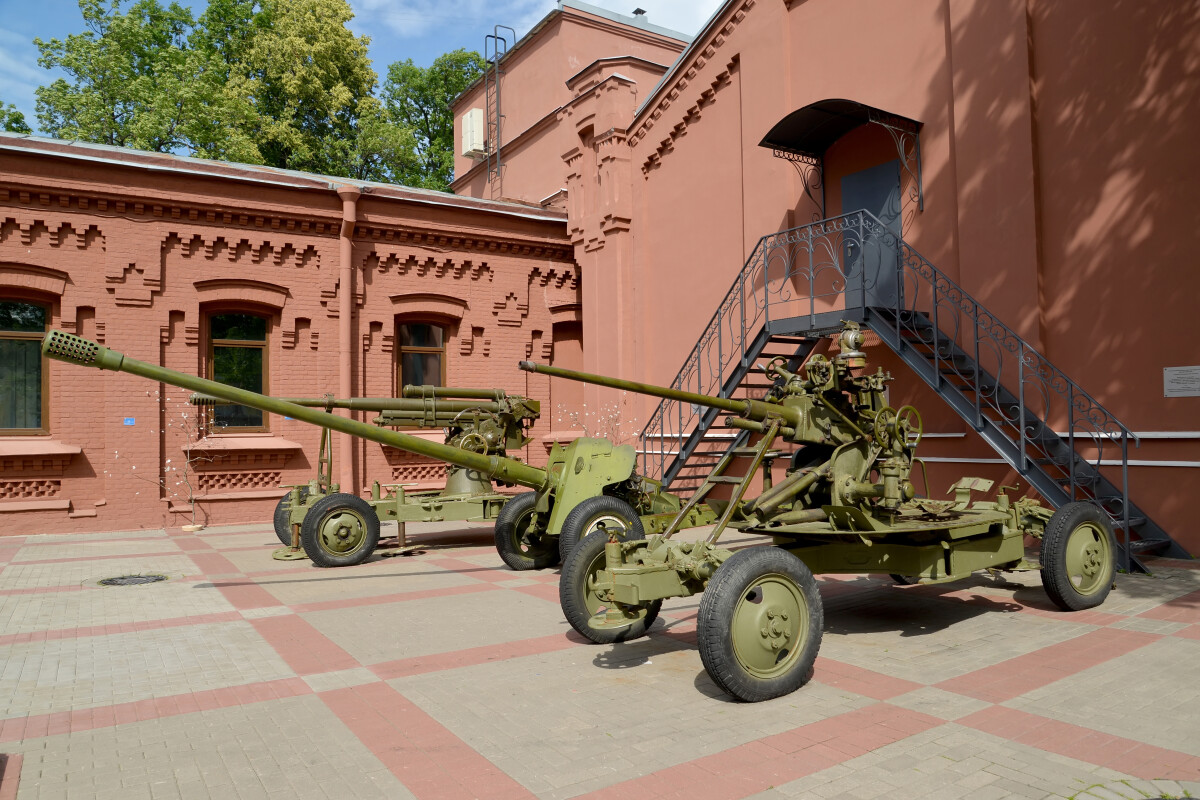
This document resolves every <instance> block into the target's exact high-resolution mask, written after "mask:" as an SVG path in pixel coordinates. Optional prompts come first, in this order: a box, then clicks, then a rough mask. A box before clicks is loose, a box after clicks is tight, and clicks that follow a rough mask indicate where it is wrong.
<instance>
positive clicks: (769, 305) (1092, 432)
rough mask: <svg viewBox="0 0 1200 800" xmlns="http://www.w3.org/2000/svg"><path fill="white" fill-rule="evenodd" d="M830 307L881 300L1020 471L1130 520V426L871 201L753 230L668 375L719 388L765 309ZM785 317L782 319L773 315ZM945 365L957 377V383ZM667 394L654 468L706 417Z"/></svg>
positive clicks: (898, 328) (766, 315) (649, 454)
mask: <svg viewBox="0 0 1200 800" xmlns="http://www.w3.org/2000/svg"><path fill="white" fill-rule="evenodd" d="M838 308H842V309H847V310H861V311H862V312H864V313H865V310H866V309H867V308H872V309H876V310H881V311H886V312H889V313H890V316H891V322H892V325H893V326H894V333H895V337H896V342H897V343H898V346H909V347H912V346H915V345H916V344H921V345H922V346H924V347H925V348H928V350H929V352H928V353H926V354H925V356H926V357H927V358H928V359H930V361H931V364H932V373H931V377H930V379H931V381H932V382H933V383H934V385H935V386H936V387H938V388H939V391H949V390H951V389H953V390H955V391H957V392H959V393H960V394H961V396H962V397H964V398H966V397H968V395H973V398H972V399H971V401H970V402H973V404H974V420H973V421H972V422H973V424H974V425H975V427H976V429H977V430H981V429H982V428H983V427H984V426H985V425H988V426H991V427H993V428H995V429H996V430H997V431H998V432H1000V434H1001V435H1002V436H1003V437H1004V438H1006V439H1008V440H1009V441H1010V442H1011V443H1012V445H1013V447H1014V448H1015V452H1016V456H1015V460H1016V462H1017V463H1015V464H1014V467H1016V468H1017V469H1019V470H1020V471H1022V472H1026V471H1027V470H1030V469H1034V468H1036V469H1041V470H1042V471H1043V472H1044V473H1046V474H1048V475H1052V476H1055V473H1058V474H1057V475H1056V476H1055V477H1056V479H1058V480H1061V481H1062V483H1064V484H1066V487H1065V488H1064V490H1063V492H1064V496H1065V498H1066V500H1065V501H1069V500H1073V499H1080V498H1083V497H1090V498H1092V499H1097V500H1101V501H1103V502H1105V503H1106V505H1107V508H1108V511H1109V514H1110V515H1111V516H1112V517H1113V519H1114V521H1115V522H1117V523H1118V524H1120V525H1121V526H1122V527H1123V528H1124V529H1125V530H1126V532H1128V529H1129V524H1130V518H1129V508H1130V503H1129V491H1128V444H1129V442H1130V441H1131V440H1132V441H1133V442H1134V443H1135V444H1136V443H1137V437H1136V436H1135V435H1134V434H1133V433H1132V431H1131V430H1130V429H1129V428H1128V427H1127V426H1126V425H1124V424H1123V423H1122V422H1121V421H1120V420H1119V419H1117V417H1116V416H1115V415H1113V414H1112V413H1111V412H1109V411H1108V410H1107V409H1106V408H1105V407H1104V406H1103V405H1102V404H1101V403H1100V402H1099V401H1097V400H1096V399H1095V398H1094V397H1093V396H1092V395H1091V394H1090V393H1088V392H1087V391H1085V390H1084V389H1083V388H1082V387H1080V386H1079V384H1077V383H1076V382H1075V381H1074V380H1072V379H1071V378H1070V377H1069V376H1068V375H1067V374H1066V373H1065V372H1063V371H1062V370H1061V369H1059V368H1058V367H1057V366H1055V365H1054V364H1053V363H1052V362H1050V361H1049V359H1047V358H1046V357H1045V356H1043V355H1042V354H1041V353H1040V352H1039V351H1038V350H1037V348H1035V347H1033V346H1032V345H1031V344H1029V343H1028V342H1027V341H1025V340H1024V339H1023V338H1022V337H1021V336H1019V335H1018V334H1017V333H1016V332H1015V331H1013V330H1012V329H1011V328H1009V327H1008V326H1007V325H1006V324H1004V323H1003V322H1001V321H1000V320H998V319H997V318H996V317H995V315H993V314H992V313H991V312H989V311H988V310H987V309H986V308H985V307H984V306H982V305H981V304H980V303H979V302H978V301H977V300H975V299H974V298H973V297H971V295H970V294H968V293H967V292H966V291H964V290H963V289H962V287H961V286H959V285H958V284H957V283H956V282H955V281H953V280H952V279H951V278H949V277H948V276H947V275H946V274H945V273H943V272H941V271H940V270H938V269H937V268H936V267H935V266H933V264H932V263H930V262H929V260H928V259H926V258H925V257H924V256H922V255H921V254H920V253H919V252H917V251H916V250H915V249H914V248H913V247H912V246H910V245H909V244H908V243H907V242H905V241H904V240H903V238H901V237H900V236H899V235H897V234H896V233H894V232H893V231H891V230H890V229H889V228H888V227H887V226H886V225H885V224H884V223H883V222H882V221H880V220H879V219H878V218H876V217H875V216H874V215H872V214H871V213H869V212H867V211H855V212H852V213H850V214H843V215H840V216H837V217H832V218H829V219H824V220H820V221H817V222H813V223H810V224H806V225H801V226H797V227H795V228H789V229H787V230H784V231H780V232H778V233H773V234H769V235H767V236H763V237H762V238H760V239H759V240H758V242H757V244H756V245H755V247H754V250H753V251H752V252H751V254H750V257H749V258H748V259H747V260H746V262H745V264H744V265H743V267H742V270H741V272H739V274H738V275H737V277H736V278H735V279H734V281H733V284H732V285H731V287H730V289H729V291H728V292H727V293H726V294H725V296H724V298H723V299H722V301H721V303H720V304H719V305H718V306H717V309H716V311H715V312H714V314H713V316H712V318H711V320H710V321H709V323H708V325H707V326H706V327H705V329H704V331H703V332H702V333H701V335H700V337H699V339H698V340H697V342H696V345H695V347H693V348H692V351H691V352H690V353H689V354H688V357H687V359H685V361H684V364H683V366H682V367H681V368H680V370H679V373H678V374H677V375H676V376H675V379H674V380H673V381H672V383H671V386H672V388H677V389H685V390H688V391H694V392H701V393H704V394H721V393H722V391H725V390H727V387H726V384H727V379H728V378H729V376H731V375H733V374H734V371H735V367H738V368H741V369H745V368H747V367H748V366H749V365H748V364H747V363H746V361H745V359H746V353H747V346H748V344H749V343H751V342H753V341H755V337H756V336H757V335H758V332H759V331H765V330H769V329H770V327H771V326H770V325H769V323H771V322H772V320H774V321H775V323H776V326H775V327H787V328H788V329H789V331H790V332H793V333H802V332H805V330H808V331H811V330H812V328H813V324H814V322H815V320H816V315H817V313H818V312H819V311H822V310H831V309H834V310H836V309H838ZM806 316H807V317H808V325H807V328H806V325H805V321H804V319H803V318H804V317H806ZM784 318H786V319H787V320H788V322H789V324H788V325H786V326H780V324H779V323H780V321H781V320H782V319H784ZM905 334H907V336H905ZM904 342H907V343H908V344H907V345H905V344H903V343H904ZM1006 355H1011V356H1013V358H1012V359H1007V358H1006ZM942 375H946V376H947V377H946V378H943V377H942ZM950 376H953V377H955V378H957V379H958V380H960V381H962V382H964V383H965V386H956V385H954V384H953V383H951V382H950V381H949V380H948V378H949V377H950ZM1006 387H1010V388H1006ZM1011 387H1015V391H1016V395H1015V396H1014V395H1012V394H1010V391H1011ZM964 389H965V390H966V391H964ZM1056 400H1059V401H1060V402H1057V403H1056V402H1055V401H1056ZM672 402H673V401H663V402H661V403H660V404H659V405H658V408H656V409H655V411H654V412H653V413H652V414H651V416H650V419H649V421H648V422H647V423H646V426H645V427H644V428H643V430H642V432H641V435H640V440H641V447H640V448H639V449H640V450H641V451H642V456H643V461H642V465H643V471H644V472H645V473H646V474H647V475H650V476H652V477H661V476H663V475H664V474H665V473H666V471H667V469H668V466H669V463H668V456H669V455H670V456H675V454H676V452H678V451H679V450H681V449H682V445H683V444H684V442H685V440H686V439H687V438H688V437H690V436H695V435H696V434H697V432H699V431H701V430H702V428H703V424H704V422H705V420H704V419H703V417H704V415H705V410H704V409H700V408H696V407H691V408H686V409H685V407H684V406H683V405H682V404H678V403H677V404H676V405H675V406H672V405H671V403H672ZM1056 415H1057V416H1059V417H1063V418H1065V421H1066V432H1067V433H1066V437H1065V439H1066V441H1065V442H1064V437H1060V436H1058V435H1057V434H1055V433H1054V432H1053V430H1051V428H1050V427H1049V425H1047V424H1046V423H1045V421H1046V420H1049V419H1050V418H1051V417H1053V416H1056ZM708 421H711V418H709V420H708ZM1114 440H1116V441H1118V442H1119V444H1120V450H1121V477H1120V479H1119V485H1116V486H1115V490H1116V491H1117V492H1119V493H1120V496H1118V497H1098V496H1097V494H1096V492H1095V491H1092V490H1090V489H1089V487H1088V486H1087V485H1086V484H1087V483H1088V482H1091V483H1093V484H1094V483H1097V482H1098V480H1099V478H1098V476H1099V475H1100V462H1101V460H1102V457H1103V450H1104V446H1105V443H1106V442H1107V443H1108V444H1109V445H1110V446H1111V445H1112V444H1113V442H1114ZM1064 444H1065V445H1066V450H1065V451H1064V449H1063V445H1064ZM1080 446H1085V447H1090V448H1092V449H1094V450H1095V452H1096V456H1095V457H1094V458H1092V457H1085V456H1084V455H1083V453H1081V452H1080ZM1085 464H1086V465H1088V468H1090V470H1091V472H1089V470H1088V468H1084V472H1083V473H1080V472H1079V470H1080V469H1081V468H1083V465H1085ZM1113 483H1114V484H1118V482H1116V481H1114V482H1113ZM1047 499H1051V500H1052V501H1053V500H1054V499H1055V498H1047ZM1057 499H1058V500H1060V501H1064V500H1063V498H1057ZM1065 501H1064V502H1065ZM1114 506H1115V507H1114Z"/></svg>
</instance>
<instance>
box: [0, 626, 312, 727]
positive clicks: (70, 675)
mask: <svg viewBox="0 0 1200 800" xmlns="http://www.w3.org/2000/svg"><path fill="white" fill-rule="evenodd" d="M294 674H295V673H294V672H293V671H292V670H291V669H290V668H289V667H288V666H287V664H285V663H284V661H283V660H282V659H281V658H280V657H279V655H278V654H276V652H275V651H274V650H273V649H272V648H271V647H270V646H269V645H268V644H267V643H266V642H265V641H263V639H262V637H260V636H259V635H258V633H257V632H256V631H255V630H254V629H253V628H252V627H251V626H250V623H249V622H226V623H214V624H207V625H193V626H189V627H178V628H164V629H159V630H148V631H141V632H136V633H118V634H112V635H109V636H90V637H84V638H80V639H59V640H54V641H47V642H27V643H22V644H15V645H9V646H7V647H0V718H8V717H18V716H25V715H35V714H50V713H54V712H57V711H69V710H72V709H81V708H92V707H95V706H102V705H116V704H118V703H127V702H132V701H135V700H143V699H146V698H150V697H167V696H171V695H177V694H183V693H187V692H196V691H201V690H205V689H214V688H220V687H223V686H239V685H243V684H248V683H257V682H260V681H269V680H275V679H277V678H285V677H292V676H293V675H294Z"/></svg>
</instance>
